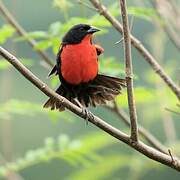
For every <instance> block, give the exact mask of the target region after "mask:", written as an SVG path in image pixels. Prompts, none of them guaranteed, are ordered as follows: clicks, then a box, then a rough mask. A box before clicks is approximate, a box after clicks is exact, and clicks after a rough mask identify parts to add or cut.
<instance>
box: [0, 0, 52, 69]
mask: <svg viewBox="0 0 180 180" xmlns="http://www.w3.org/2000/svg"><path fill="white" fill-rule="evenodd" d="M0 12H1V14H2V15H3V16H4V18H5V19H6V20H7V21H8V22H9V24H11V25H12V26H13V27H14V28H15V30H16V31H17V33H18V34H19V35H20V36H24V37H26V36H27V32H26V31H25V30H24V29H23V27H21V26H20V24H19V23H18V22H17V20H16V19H15V18H14V17H13V15H12V14H11V13H10V12H9V10H8V9H7V8H6V6H5V5H4V4H3V2H2V1H1V0H0ZM26 40H27V42H28V43H29V44H30V46H32V47H33V48H35V47H36V45H37V42H36V41H35V40H34V39H32V38H27V39H26ZM36 52H38V53H39V55H40V56H41V57H42V60H43V61H45V62H46V63H47V64H48V65H49V66H50V67H52V66H53V63H52V62H51V60H50V58H49V57H48V55H47V54H46V53H45V52H44V51H42V50H40V49H36Z"/></svg>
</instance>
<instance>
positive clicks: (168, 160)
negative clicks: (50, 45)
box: [0, 46, 180, 171]
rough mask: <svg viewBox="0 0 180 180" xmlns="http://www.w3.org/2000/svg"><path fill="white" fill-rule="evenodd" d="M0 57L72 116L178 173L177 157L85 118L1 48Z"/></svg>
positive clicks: (178, 161) (101, 122) (106, 125)
mask: <svg viewBox="0 0 180 180" xmlns="http://www.w3.org/2000/svg"><path fill="white" fill-rule="evenodd" d="M0 55H1V56H2V57H4V58H5V59H6V60H7V61H8V62H9V63H11V64H12V65H13V66H14V67H15V68H16V69H17V70H18V71H19V72H20V73H21V74H22V75H23V76H24V77H25V78H26V79H28V80H29V81H30V82H31V83H32V84H34V86H36V87H37V88H38V89H39V90H40V91H41V92H43V93H44V94H46V95H47V96H48V97H53V98H55V99H57V100H58V101H59V102H60V103H62V104H63V105H64V106H65V107H66V108H67V109H68V110H69V111H71V112H73V113H74V114H76V115H78V116H79V117H81V118H83V119H87V120H88V121H89V122H91V123H92V124H94V125H95V126H97V127H99V128H100V129H102V130H103V131H105V132H107V133H108V134H110V135H111V136H113V137H115V138H116V139H118V140H120V141H122V142H124V143H125V144H127V145H129V146H131V147H132V148H133V149H135V150H137V151H139V152H140V153H142V154H144V155H145V156H147V157H149V158H151V159H153V160H155V161H157V162H160V163H162V164H165V165H167V166H169V167H172V168H174V169H176V170H177V171H180V160H179V159H178V158H177V157H173V161H172V157H171V156H172V155H171V156H170V155H169V154H165V153H163V152H160V151H158V150H156V149H154V148H152V147H150V146H147V145H146V144H144V143H143V142H141V141H137V142H134V141H132V139H131V138H130V137H129V136H128V135H127V134H125V133H123V132H122V131H120V130H118V129H117V128H115V127H113V126H111V125H110V124H108V123H107V122H105V121H104V120H102V119H101V118H99V117H97V116H95V115H93V116H92V117H87V116H86V114H85V113H83V110H82V109H81V108H79V107H78V106H76V105H75V104H73V103H71V102H70V101H68V100H67V99H66V98H64V97H62V96H60V95H58V94H57V93H55V92H54V91H53V90H52V89H50V88H49V87H48V86H47V85H46V84H45V83H44V82H42V81H41V80H40V79H39V78H38V77H36V76H35V75H34V74H33V73H32V72H31V71H30V70H29V69H27V68H26V67H25V66H24V65H23V64H22V63H21V62H20V61H19V60H18V59H17V58H16V57H15V56H14V55H12V54H11V53H9V52H8V51H7V50H5V49H4V48H3V47H1V46H0Z"/></svg>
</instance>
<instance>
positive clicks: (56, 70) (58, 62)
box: [48, 47, 62, 77]
mask: <svg viewBox="0 0 180 180" xmlns="http://www.w3.org/2000/svg"><path fill="white" fill-rule="evenodd" d="M61 52H62V47H60V49H59V51H58V54H57V57H56V64H55V65H54V67H53V68H52V70H51V71H50V72H49V74H48V77H50V76H51V75H53V74H55V75H58V74H59V73H60V72H59V71H60V67H61Z"/></svg>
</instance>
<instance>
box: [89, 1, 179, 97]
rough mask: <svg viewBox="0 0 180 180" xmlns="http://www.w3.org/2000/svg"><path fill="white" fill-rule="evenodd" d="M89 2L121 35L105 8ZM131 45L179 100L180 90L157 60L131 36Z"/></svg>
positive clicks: (96, 2)
mask: <svg viewBox="0 0 180 180" xmlns="http://www.w3.org/2000/svg"><path fill="white" fill-rule="evenodd" d="M89 1H90V2H91V3H92V4H93V5H94V7H95V8H96V9H98V12H99V13H100V15H103V16H104V17H105V18H106V19H107V20H108V21H109V22H110V23H111V24H112V26H113V27H114V28H115V29H116V30H117V31H119V32H120V33H121V34H123V27H122V25H121V23H120V22H119V21H118V20H117V19H116V18H114V17H113V16H112V15H111V14H110V12H109V11H108V10H107V8H106V7H105V6H104V5H102V3H101V2H100V1H98V0H89ZM131 43H132V45H133V46H134V47H135V48H136V49H137V50H138V52H139V53H140V54H141V55H142V56H143V57H144V59H145V60H146V61H147V62H148V63H149V65H150V66H151V67H152V69H153V70H154V71H155V72H156V73H157V74H158V75H159V76H160V77H161V79H162V80H163V81H164V82H165V83H166V84H167V85H168V86H169V88H170V89H171V90H172V92H174V94H175V95H176V96H177V98H178V99H179V100H180V88H179V87H178V86H177V85H176V84H175V83H174V82H173V80H172V79H171V78H170V77H169V76H168V75H167V74H166V72H165V71H164V70H163V68H162V67H161V66H160V65H159V64H158V62H157V60H156V59H155V58H154V57H153V56H152V55H151V54H150V52H149V51H148V50H147V49H146V48H145V47H144V46H143V45H142V43H141V42H140V41H139V40H138V39H136V38H135V37H134V36H133V35H131Z"/></svg>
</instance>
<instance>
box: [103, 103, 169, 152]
mask: <svg viewBox="0 0 180 180" xmlns="http://www.w3.org/2000/svg"><path fill="white" fill-rule="evenodd" d="M105 108H107V109H108V110H110V111H113V112H114V113H115V114H116V115H117V116H118V117H119V119H121V120H122V121H123V122H124V123H125V124H126V125H127V126H130V120H129V117H128V115H127V113H126V112H124V111H123V110H122V109H120V108H119V107H118V106H117V104H116V102H115V101H114V103H113V107H110V106H105ZM138 131H139V134H140V135H141V136H142V137H143V138H144V139H145V140H146V141H147V142H148V143H149V144H150V145H151V146H153V147H154V148H156V149H157V150H159V151H161V152H163V153H164V154H168V152H167V148H166V147H165V146H164V145H163V144H162V143H161V142H160V141H158V139H157V138H156V137H154V136H153V135H152V134H151V133H150V132H149V131H148V130H147V129H145V128H144V127H143V126H140V125H138Z"/></svg>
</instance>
